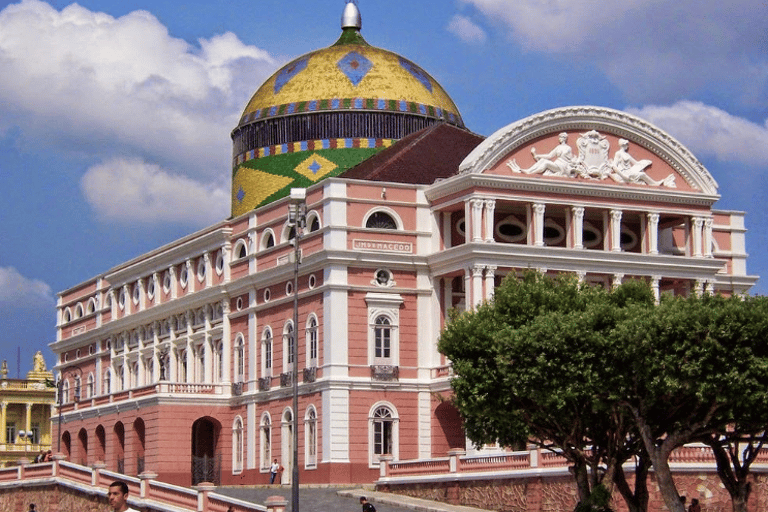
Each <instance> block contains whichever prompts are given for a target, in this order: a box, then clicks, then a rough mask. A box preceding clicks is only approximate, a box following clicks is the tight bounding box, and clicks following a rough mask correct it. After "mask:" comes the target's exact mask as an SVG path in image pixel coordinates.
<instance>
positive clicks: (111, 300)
mask: <svg viewBox="0 0 768 512" xmlns="http://www.w3.org/2000/svg"><path fill="white" fill-rule="evenodd" d="M107 294H108V295H109V304H110V311H109V312H110V313H111V317H112V321H113V322H114V321H115V318H117V296H116V294H115V290H114V289H113V290H109V291H108V292H107Z"/></svg>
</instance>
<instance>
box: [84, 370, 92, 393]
mask: <svg viewBox="0 0 768 512" xmlns="http://www.w3.org/2000/svg"><path fill="white" fill-rule="evenodd" d="M93 396H94V389H93V374H92V373H91V374H89V375H88V384H87V386H86V388H85V398H93Z"/></svg>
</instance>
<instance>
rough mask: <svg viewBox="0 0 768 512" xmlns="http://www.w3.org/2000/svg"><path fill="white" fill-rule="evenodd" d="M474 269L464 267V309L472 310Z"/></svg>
mask: <svg viewBox="0 0 768 512" xmlns="http://www.w3.org/2000/svg"><path fill="white" fill-rule="evenodd" d="M472 304H473V302H472V269H471V268H466V269H464V310H465V311H472Z"/></svg>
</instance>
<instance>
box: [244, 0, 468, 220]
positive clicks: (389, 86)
mask: <svg viewBox="0 0 768 512" xmlns="http://www.w3.org/2000/svg"><path fill="white" fill-rule="evenodd" d="M360 28H361V23H360V13H359V11H358V10H357V6H356V5H355V4H354V3H353V2H349V3H347V5H346V8H345V10H344V14H343V16H342V34H341V37H340V38H339V40H338V41H337V42H336V43H334V44H333V45H331V46H329V47H328V48H324V49H321V50H317V51H314V52H310V53H308V54H306V55H303V56H301V57H299V58H297V59H295V60H293V61H292V62H290V63H288V64H287V65H285V66H283V67H282V68H281V69H280V70H278V71H277V72H276V73H275V74H274V75H272V76H271V77H270V78H269V79H268V80H267V81H266V82H264V84H263V85H262V86H261V87H259V89H258V90H257V91H256V93H255V94H254V95H253V97H252V98H251V100H250V101H249V102H248V105H247V106H246V108H245V110H244V112H243V115H242V117H241V119H240V123H239V124H238V126H237V128H235V130H233V132H232V140H233V145H234V151H233V156H234V161H233V180H232V189H233V190H232V213H233V215H239V214H242V213H245V212H247V211H249V210H251V209H253V208H255V207H258V206H261V205H263V204H266V203H268V202H271V201H273V200H275V199H278V198H279V197H283V196H285V195H287V193H288V191H289V190H290V188H291V187H304V186H308V185H311V184H312V183H314V182H315V181H319V180H320V179H322V178H326V177H330V176H336V175H338V174H340V173H341V172H343V171H345V170H346V169H348V168H350V167H352V166H354V165H356V164H358V163H359V162H361V161H362V160H364V159H366V158H368V157H370V156H372V155H373V154H375V153H376V152H377V151H379V150H381V149H383V148H384V147H387V146H389V145H390V144H391V143H392V142H393V141H396V140H398V139H401V138H403V137H405V136H406V135H408V134H409V133H413V132H415V131H417V130H420V129H422V128H425V127H427V126H430V125H433V124H435V123H440V122H447V123H449V124H453V125H455V126H458V127H461V128H463V127H464V124H463V121H462V119H461V116H460V115H459V111H458V109H457V108H456V105H455V104H454V103H453V100H451V98H450V97H449V96H448V94H447V93H446V92H445V90H444V89H443V88H442V87H441V86H440V84H438V83H437V82H436V81H435V80H434V78H432V77H431V76H430V75H429V74H428V73H426V72H425V71H424V70H423V69H421V68H420V67H419V66H417V65H416V64H414V63H413V62H411V61H409V60H407V59H405V58H403V57H401V56H399V55H397V54H395V53H392V52H390V51H387V50H383V49H381V48H376V47H374V46H371V45H369V44H368V43H367V42H366V41H365V40H364V39H363V37H362V36H361V35H360ZM296 153H302V154H303V155H298V154H296ZM288 154H294V155H293V157H292V158H285V157H287V156H288ZM314 155H317V156H318V157H320V158H314ZM278 156H282V157H284V158H276V157H278ZM299 157H303V158H299ZM307 158H310V161H307V160H306V159H307ZM241 171H242V172H241Z"/></svg>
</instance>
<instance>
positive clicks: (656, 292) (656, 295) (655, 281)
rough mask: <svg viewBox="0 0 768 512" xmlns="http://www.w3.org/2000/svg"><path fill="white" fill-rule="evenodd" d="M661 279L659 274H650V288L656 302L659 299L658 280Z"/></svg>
mask: <svg viewBox="0 0 768 512" xmlns="http://www.w3.org/2000/svg"><path fill="white" fill-rule="evenodd" d="M660 281H661V276H652V277H651V290H653V297H654V299H656V303H658V302H659V300H660V299H661V292H660V290H659V282H660Z"/></svg>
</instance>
